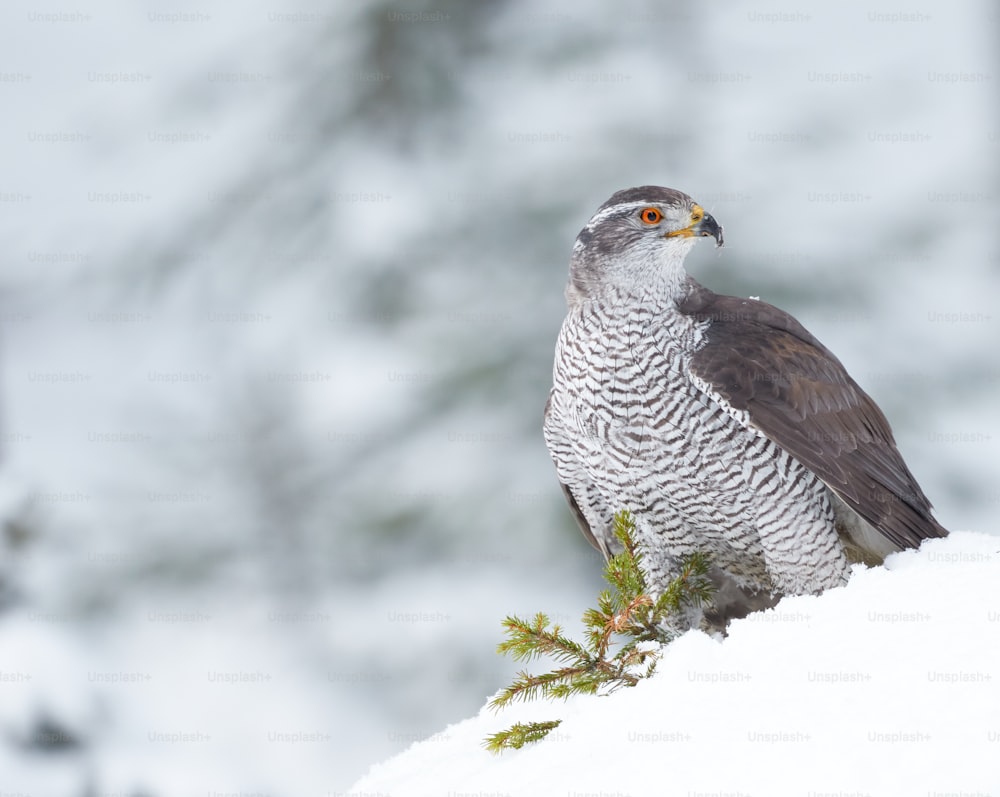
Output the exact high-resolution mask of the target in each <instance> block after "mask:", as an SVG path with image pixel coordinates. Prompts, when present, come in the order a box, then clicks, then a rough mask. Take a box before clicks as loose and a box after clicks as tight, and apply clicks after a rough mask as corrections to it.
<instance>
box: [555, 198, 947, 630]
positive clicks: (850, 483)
mask: <svg viewBox="0 0 1000 797" xmlns="http://www.w3.org/2000/svg"><path fill="white" fill-rule="evenodd" d="M701 238H712V239H714V241H715V243H716V246H717V247H722V246H723V243H724V239H723V228H722V226H720V225H719V223H718V222H717V221H716V220H715V218H714V217H713V216H712V215H711V214H709V213H707V212H706V211H705V210H704V208H703V207H702V206H701V205H699V204H698V203H696V202H695V201H694V200H693V199H692V198H691V197H690V196H688V195H687V194H685V193H683V192H681V191H677V190H674V189H671V188H664V187H661V186H651V185H649V186H640V187H636V188H629V189H625V190H622V191H618V192H617V193H615V194H614V195H613V196H612V197H611V198H610V199H608V201H607V202H605V203H604V204H603V205H601V206H600V207H599V208H598V209H597V211H596V213H594V215H593V217H592V218H591V219H590V221H589V222H587V224H586V226H585V227H584V228H583V229H582V230H581V231H580V233H579V235H578V236H577V238H576V241H575V243H574V245H573V250H572V254H571V257H570V263H569V279H568V282H567V285H566V291H565V295H566V303H567V314H566V317H565V319H564V321H563V324H562V327H561V329H560V332H559V336H558V339H557V342H556V349H555V359H554V364H553V380H552V389H551V391H550V393H549V397H548V401H547V402H546V405H545V413H544V423H543V434H544V438H545V443H546V446H547V448H548V450H549V453H550V455H551V458H552V460H553V463H554V464H555V469H556V473H557V476H558V479H559V483H560V485H561V486H562V490H563V493H564V494H565V497H566V499H567V501H568V503H569V506H570V509H571V510H572V513H573V515H574V516H575V518H576V521H577V523H578V525H579V526H580V529H581V531H582V532H583V534H584V536H585V537H586V538H587V540H589V542H590V543H591V544H592V545H593V546H594V547H595V548H596V549H597V550H598V551H599V552H600V553H601V554H602V555H603V556H604V557H605V558H606V559H608V558H610V557H612V556H613V555H615V554H616V553H619V552H620V550H621V545H620V543H619V542H618V540H617V539H616V538H615V536H614V531H613V525H614V517H615V515H616V513H618V512H620V511H622V510H627V511H629V512H630V513H631V514H632V516H633V518H634V521H635V529H636V532H635V533H636V538H637V542H638V544H639V545H640V547H641V550H642V551H643V552H644V555H643V558H642V568H643V571H644V575H645V577H646V580H647V585H648V588H649V589H650V591H651V592H653V593H654V594H659V593H660V592H662V591H663V590H664V589H666V587H667V585H668V584H669V583H670V581H671V580H672V579H673V578H675V577H676V576H677V574H678V573H679V570H680V567H681V566H682V562H683V561H684V559H685V557H687V556H689V555H691V554H693V553H695V552H701V553H703V554H707V555H708V557H709V560H710V561H711V570H710V571H709V578H710V581H711V584H712V586H713V588H714V591H715V594H714V598H713V600H712V602H711V603H710V604H709V605H706V606H703V607H701V608H700V609H691V610H689V611H688V612H687V614H686V615H684V616H683V617H681V618H680V619H678V620H677V621H676V622H677V624H678V626H679V627H680V628H681V629H682V630H683V629H686V628H690V627H700V628H702V629H703V630H706V631H709V632H714V631H718V632H722V633H725V629H726V626H727V624H728V623H729V622H730V621H731V620H732V619H735V618H740V617H745V616H746V615H747V614H749V613H750V612H753V611H758V610H761V609H766V608H770V607H773V606H774V605H775V604H776V603H777V601H778V600H780V599H781V598H782V597H784V596H786V595H805V594H819V593H821V592H824V591H825V590H827V589H830V588H834V587H839V586H842V585H844V584H846V583H847V580H848V576H849V574H850V569H851V566H852V564H854V563H858V562H860V563H864V564H866V565H869V566H877V565H880V564H882V563H883V562H884V560H885V557H886V556H888V555H889V554H891V553H893V552H896V551H900V550H903V549H908V548H917V547H919V546H920V544H921V542H922V541H923V540H925V539H928V538H935V537H944V536H946V535H947V534H948V531H947V530H946V529H945V528H944V527H943V526H942V525H941V524H940V523H939V522H938V521H937V520H936V519H935V518H934V516H933V514H932V512H931V503H930V501H929V500H928V499H927V497H926V496H925V495H924V492H923V491H922V490H921V488H920V486H919V485H918V484H917V481H916V479H915V478H914V476H913V474H912V473H911V472H910V470H909V468H907V466H906V463H905V462H904V461H903V457H902V455H901V454H900V452H899V449H898V448H897V446H896V441H895V439H894V437H893V434H892V429H891V427H890V425H889V422H888V420H887V419H886V417H885V415H884V414H883V412H882V411H881V410H880V409H879V407H878V406H877V405H876V403H875V402H874V401H873V400H872V398H871V397H870V396H869V395H868V394H867V393H865V392H864V390H862V388H861V387H860V386H859V385H858V383H857V382H855V381H854V379H853V378H851V376H850V375H849V374H848V373H847V370H846V369H845V368H844V366H843V364H842V363H841V362H840V360H838V359H837V358H836V357H835V356H834V354H833V353H832V352H831V351H830V350H829V349H827V348H826V347H825V346H824V345H823V344H822V343H820V341H819V340H817V339H816V337H814V336H813V335H812V334H811V333H809V332H808V331H807V330H806V329H805V328H804V327H803V326H802V324H800V323H799V322H798V321H796V320H795V319H794V318H793V317H792V316H791V315H789V314H788V313H786V312H784V311H783V310H780V309H778V308H777V307H775V306H773V305H771V304H768V303H767V302H764V301H761V300H759V299H757V298H747V299H744V298H739V297H735V296H725V295H721V294H717V293H714V292H713V291H711V290H710V289H708V288H706V287H704V286H703V285H701V284H700V283H698V282H697V281H695V280H694V279H693V278H692V277H691V276H689V275H688V273H687V272H686V270H685V267H684V259H685V257H686V256H687V254H688V252H689V251H690V250H691V248H692V247H693V246H694V244H695V243H696V242H697V241H698V240H700V239H701Z"/></svg>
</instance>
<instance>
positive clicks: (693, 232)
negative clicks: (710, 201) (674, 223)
mask: <svg viewBox="0 0 1000 797" xmlns="http://www.w3.org/2000/svg"><path fill="white" fill-rule="evenodd" d="M691 214H692V216H693V217H695V218H697V219H698V220H697V221H692V222H691V224H690V225H688V226H687V227H685V228H684V229H682V230H674V231H673V232H668V233H667V234H666V236H665V237H666V238H714V239H715V245H716V246H722V243H723V241H722V225H721V224H719V222H717V221H716V220H715V218H714V217H713V216H712V215H711V214H710V213H706V212H705V211H704V210H702V208H701V206H700V205H695V206H694V208H693V210H692V211H691Z"/></svg>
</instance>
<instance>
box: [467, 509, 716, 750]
mask: <svg viewBox="0 0 1000 797" xmlns="http://www.w3.org/2000/svg"><path fill="white" fill-rule="evenodd" d="M614 535H615V537H616V538H617V539H618V541H619V542H620V543H621V546H622V552H621V553H620V554H617V555H615V556H613V557H611V559H609V560H608V562H607V564H606V565H605V568H604V579H605V580H606V581H607V582H608V584H610V586H611V589H606V590H603V591H602V592H601V593H600V594H599V595H598V596H597V608H594V609H587V611H586V612H584V615H583V624H584V627H585V629H586V631H585V638H586V643H585V644H582V645H581V644H580V643H579V642H574V641H573V640H572V639H569V638H568V637H566V636H565V635H564V634H563V631H562V628H561V627H560V626H558V625H553V626H552V627H551V628H550V627H549V618H548V617H547V616H546V615H545V614H543V613H541V612H539V613H538V614H536V615H535V617H534V619H533V620H532V621H530V622H529V621H527V620H522V619H521V618H519V617H516V616H513V615H512V616H509V617H507V618H506V619H505V620H504V621H503V627H504V629H505V630H506V632H507V638H506V639H505V640H504V641H503V642H501V643H500V644H499V645H498V646H497V652H498V653H501V654H504V655H509V656H511V657H512V658H513V659H514V660H515V661H530V660H532V659H535V658H538V657H540V656H548V657H549V658H551V659H554V660H555V661H557V662H560V663H562V664H564V665H566V666H564V667H560V668H558V669H556V670H553V671H552V672H548V673H544V674H542V675H531V674H530V673H528V672H524V671H522V672H519V673H518V674H517V676H516V677H515V678H514V682H513V683H512V684H511V685H510V686H508V687H506V688H505V689H503V690H502V691H501V692H500V693H499V694H498V695H497V696H496V697H495V698H493V700H491V701H490V708H492V709H493V710H495V711H496V710H499V709H501V708H503V707H504V706H507V705H509V704H510V703H512V702H515V701H517V700H525V701H527V700H533V699H535V698H538V697H544V698H549V699H559V698H563V699H565V698H568V697H570V696H571V695H575V694H597V693H598V692H601V691H604V692H605V693H608V692H613V691H615V690H616V689H618V688H620V687H622V686H635V685H636V684H637V683H638V682H639V681H640V680H641V679H642V678H648V677H649V676H650V675H652V673H653V670H654V669H655V667H656V661H657V658H658V656H659V651H660V648H661V647H662V646H663V645H664V644H666V643H667V642H670V641H671V640H672V639H673V638H674V637H675V636H676V632H675V631H673V630H672V626H671V623H670V622H669V621H670V618H671V616H672V615H676V614H678V613H680V612H682V611H683V610H684V609H685V608H687V607H689V606H701V605H702V604H704V603H707V602H709V601H710V600H711V599H712V593H713V588H712V584H711V582H710V581H709V580H708V577H707V576H708V569H709V560H708V557H707V556H705V555H704V554H700V553H694V554H691V555H690V556H686V557H684V558H683V559H682V560H681V567H680V572H679V574H678V575H677V577H676V578H674V579H673V580H672V581H671V582H670V583H669V584H668V585H667V588H666V589H665V590H664V591H663V592H662V593H661V594H660V595H658V596H657V597H656V599H655V600H654V599H653V597H652V596H650V594H649V588H648V586H647V584H646V576H645V574H644V573H643V569H642V561H643V554H642V550H641V548H640V546H639V544H638V541H637V539H636V530H635V519H634V518H633V517H632V514H631V513H630V512H627V511H622V512H619V513H618V514H616V515H615V518H614ZM616 642H619V643H620V648H619V650H618V651H617V652H616V653H615V654H614V655H613V656H609V651H610V650H611V648H612V647H613V645H614V644H615V643H616ZM559 722H560V720H554V721H548V722H531V723H528V724H526V725H522V724H521V723H517V724H516V725H513V726H511V727H510V728H509V729H507V730H506V731H500V732H499V733H495V734H492V735H491V736H489V737H487V738H486V739H485V741H484V742H483V744H484V745H485V746H486V748H487V749H488V750H490V751H491V752H494V753H500V752H502V751H503V750H507V749H519V748H521V747H523V746H524V745H525V744H527V743H529V742H537V741H539V740H541V739H543V738H544V737H545V735H546V734H548V733H549V731H551V730H552V729H553V728H555V727H557V726H558V725H559Z"/></svg>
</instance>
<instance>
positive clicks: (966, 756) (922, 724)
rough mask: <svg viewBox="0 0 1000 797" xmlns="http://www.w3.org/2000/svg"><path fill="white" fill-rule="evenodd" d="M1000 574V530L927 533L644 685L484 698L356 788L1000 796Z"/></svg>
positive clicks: (697, 644)
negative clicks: (536, 725) (487, 745)
mask: <svg viewBox="0 0 1000 797" xmlns="http://www.w3.org/2000/svg"><path fill="white" fill-rule="evenodd" d="M998 585H1000V539H998V538H997V537H995V536H989V535H984V534H976V533H971V532H963V533H955V534H953V535H952V536H951V537H949V538H948V539H945V540H933V541H929V542H927V543H925V544H924V546H923V547H922V548H921V550H920V551H907V552H904V553H900V554H895V555H893V556H891V557H890V558H889V560H888V561H887V563H886V566H885V567H884V568H873V569H868V568H865V567H863V566H857V567H856V568H855V571H854V573H853V574H852V577H851V580H850V583H849V584H848V585H847V586H846V587H844V588H842V589H836V590H831V591H828V592H826V593H825V594H823V595H821V596H818V597H814V596H802V597H791V598H787V599H785V600H783V601H781V603H779V604H778V606H776V607H775V608H774V609H772V610H769V611H767V612H762V613H758V614H755V615H751V616H750V617H748V618H746V619H744V620H741V621H737V622H734V623H732V624H731V626H730V629H729V635H728V637H727V638H726V639H724V640H720V639H716V638H711V637H709V636H706V635H705V634H703V633H700V632H695V631H692V632H689V633H688V634H686V635H684V636H683V637H681V638H680V639H678V640H676V641H675V642H674V643H673V644H671V645H669V646H668V647H667V649H666V651H665V653H664V655H663V657H662V659H661V660H660V662H659V664H658V667H657V670H656V672H655V673H654V675H653V677H652V678H650V679H649V680H647V681H643V682H640V683H639V684H638V686H636V687H635V688H633V689H622V690H619V691H617V692H615V693H613V694H611V695H609V696H605V697H593V696H578V697H575V698H572V699H570V700H568V701H566V702H565V703H550V702H545V701H535V702H530V703H527V704H518V705H516V706H514V707H511V708H509V709H506V710H504V711H502V712H500V713H499V714H496V713H494V712H493V711H492V710H490V709H489V708H487V707H484V708H483V709H482V710H481V711H480V712H479V714H478V715H477V716H475V717H473V718H471V719H468V720H465V721H464V722H460V723H458V724H455V725H451V726H449V727H447V728H445V729H444V730H443V731H441V732H440V733H438V734H436V735H434V736H432V737H431V738H429V739H426V740H424V741H421V742H418V743H416V744H413V745H412V746H411V747H410V748H409V749H408V750H406V751H405V752H403V753H401V754H400V755H397V756H396V757H394V758H392V759H390V760H389V761H387V762H385V763H382V764H379V765H376V766H374V767H373V768H372V769H371V770H370V772H369V773H368V775H367V776H366V777H364V778H362V779H361V780H360V781H358V782H357V783H356V784H355V785H354V786H353V787H352V788H351V789H350V790H349V791H348V792H347V793H346V795H345V797H368V796H369V795H393V797H402V796H403V795H445V794H448V795H467V794H476V795H568V796H569V797H583V796H584V795H588V797H590V796H593V797H597V795H600V797H610V796H611V795H616V796H619V797H620V796H621V795H633V796H636V795H663V794H675V795H690V796H691V797H694V796H695V795H715V796H719V797H721V795H727V796H732V797H735V796H736V795H739V797H748V796H749V795H769V796H775V795H786V794H787V795H813V797H820V795H840V796H843V795H858V796H860V795H869V796H871V797H874V795H916V794H920V795H928V797H937V796H942V797H943V795H963V797H969V796H971V795H987V794H996V793H997V790H998V789H1000V589H998ZM539 608H544V607H539ZM544 667H545V663H544V662H540V663H537V664H536V665H535V666H534V668H532V667H529V668H528V669H529V671H536V672H537V671H542V668H544ZM498 686H501V685H500V684H498ZM549 719H562V720H563V722H562V725H560V726H559V727H558V728H557V729H556V730H555V731H553V732H552V733H551V734H550V735H549V737H548V738H546V739H545V740H543V741H541V742H540V743H537V744H534V745H528V746H526V747H524V748H523V749H521V750H517V751H508V752H505V753H503V754H502V755H500V756H494V755H492V754H490V753H488V752H487V751H485V750H484V749H483V748H482V746H481V744H482V740H483V738H484V737H485V736H487V735H488V734H490V733H493V732H496V731H498V730H501V729H502V728H506V727H509V726H510V725H511V724H512V723H514V722H515V721H529V720H539V721H541V720H549Z"/></svg>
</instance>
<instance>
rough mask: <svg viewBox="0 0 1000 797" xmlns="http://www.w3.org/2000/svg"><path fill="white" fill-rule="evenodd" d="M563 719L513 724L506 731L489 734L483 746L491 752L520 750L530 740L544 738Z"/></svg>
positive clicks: (535, 740)
mask: <svg viewBox="0 0 1000 797" xmlns="http://www.w3.org/2000/svg"><path fill="white" fill-rule="evenodd" d="M561 722H562V720H550V721H548V722H529V723H527V724H522V723H520V722H517V723H515V724H514V725H511V726H510V727H509V728H508V729H507V730H505V731H499V732H498V733H493V734H490V735H489V736H487V737H486V738H485V739H484V740H483V746H484V747H485V748H486V749H487V750H489V751H490V752H491V753H501V752H503V751H504V750H509V749H511V750H520V749H521V748H522V747H524V746H525V745H526V744H528V743H529V742H538V741H541V740H542V739H544V738H545V737H546V736H547V735H548V733H549V731H551V730H552V729H553V728H558V727H559V724H560V723H561Z"/></svg>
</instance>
